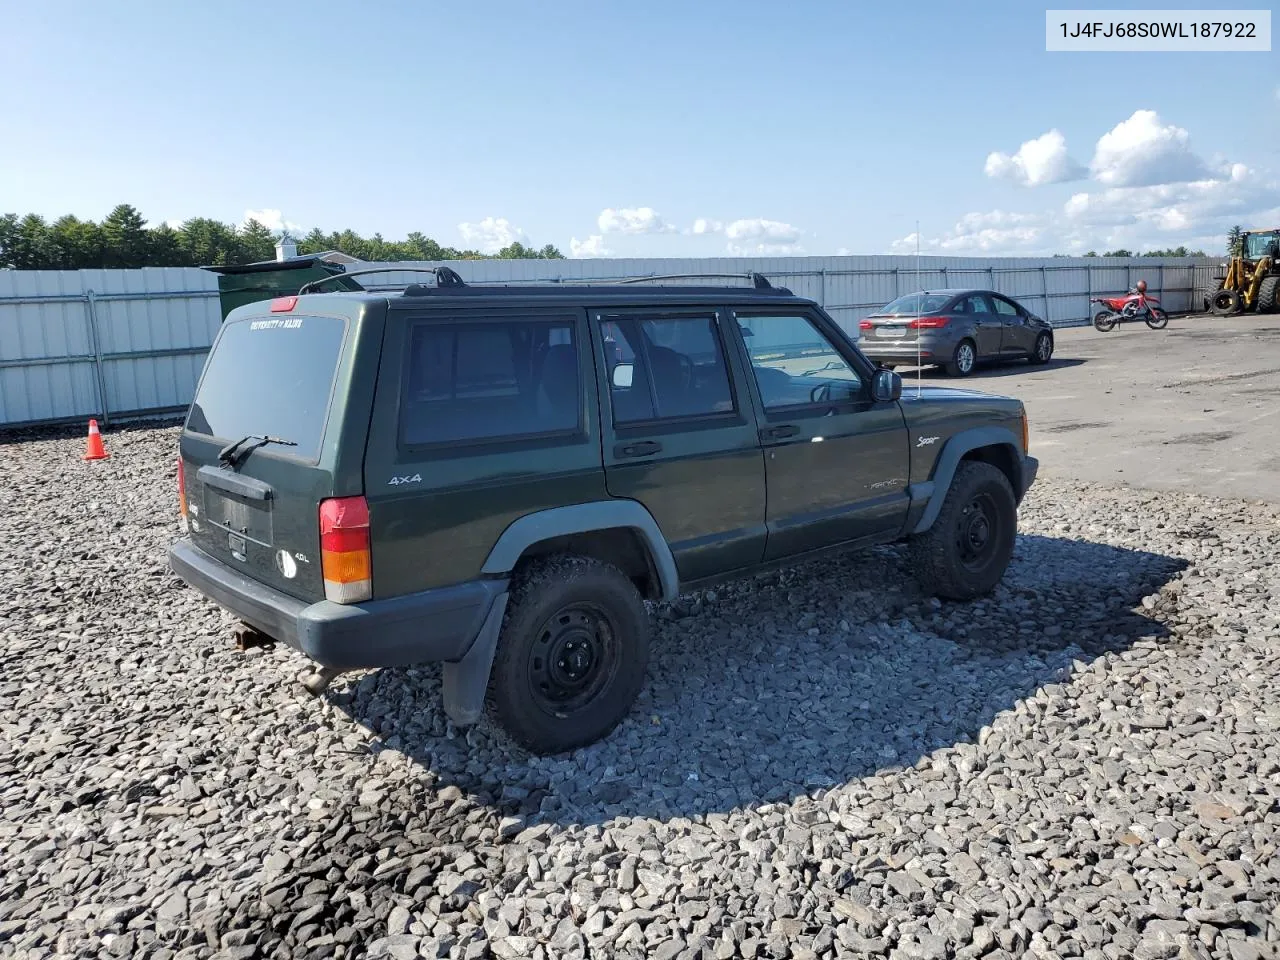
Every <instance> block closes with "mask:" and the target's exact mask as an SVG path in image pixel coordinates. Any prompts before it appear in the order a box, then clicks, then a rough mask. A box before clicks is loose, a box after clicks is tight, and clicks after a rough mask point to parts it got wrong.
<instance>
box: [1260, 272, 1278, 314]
mask: <svg viewBox="0 0 1280 960" xmlns="http://www.w3.org/2000/svg"><path fill="white" fill-rule="evenodd" d="M1278 299H1280V277H1263V278H1262V282H1261V283H1259V284H1258V312H1259V313H1275V312H1276V310H1277V306H1278V304H1277V302H1276V301H1277V300H1278Z"/></svg>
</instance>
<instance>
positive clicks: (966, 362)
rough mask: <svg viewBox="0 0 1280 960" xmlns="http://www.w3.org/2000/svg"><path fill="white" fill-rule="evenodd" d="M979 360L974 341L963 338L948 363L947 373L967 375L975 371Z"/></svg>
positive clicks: (957, 375) (960, 375) (959, 375)
mask: <svg viewBox="0 0 1280 960" xmlns="http://www.w3.org/2000/svg"><path fill="white" fill-rule="evenodd" d="M977 360H978V352H977V350H976V349H975V348H974V346H973V341H972V340H961V341H960V345H959V346H957V347H956V352H955V355H954V357H953V359H952V361H951V362H950V363H949V364H947V373H949V374H950V375H951V376H953V377H967V376H968V375H969V374H971V373H973V367H974V364H975V363H977Z"/></svg>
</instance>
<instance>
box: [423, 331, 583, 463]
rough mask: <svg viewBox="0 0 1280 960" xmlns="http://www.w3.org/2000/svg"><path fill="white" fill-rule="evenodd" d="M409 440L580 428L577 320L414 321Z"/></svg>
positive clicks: (456, 440)
mask: <svg viewBox="0 0 1280 960" xmlns="http://www.w3.org/2000/svg"><path fill="white" fill-rule="evenodd" d="M407 364H408V369H407V374H406V377H405V395H404V398H403V402H402V404H401V414H400V442H401V443H402V444H403V445H406V446H423V445H427V444H440V443H463V442H467V441H484V440H500V439H510V438H515V437H522V436H530V435H534V434H548V433H564V432H571V431H576V430H577V429H578V428H579V422H580V419H581V413H582V403H581V401H580V395H581V391H580V389H579V382H578V346H577V342H576V338H575V336H574V328H573V321H572V320H509V321H480V322H473V323H451V322H449V321H430V322H422V323H416V324H413V325H412V326H411V327H410V329H409V341H408V359H407Z"/></svg>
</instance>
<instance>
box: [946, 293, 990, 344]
mask: <svg viewBox="0 0 1280 960" xmlns="http://www.w3.org/2000/svg"><path fill="white" fill-rule="evenodd" d="M956 304H957V307H958V308H959V309H960V310H961V311H962V312H963V314H964V316H965V317H967V318H968V319H969V320H970V321H972V323H973V331H974V338H975V340H976V341H977V345H978V356H979V357H980V358H982V359H989V358H991V357H998V356H999V355H1000V318H999V317H998V316H997V315H996V312H995V308H994V307H993V306H992V305H991V301H990V300H989V299H988V298H987V295H986V294H985V293H971V294H968V295H967V296H964V297H961V298H960V299H959V300H957V301H956Z"/></svg>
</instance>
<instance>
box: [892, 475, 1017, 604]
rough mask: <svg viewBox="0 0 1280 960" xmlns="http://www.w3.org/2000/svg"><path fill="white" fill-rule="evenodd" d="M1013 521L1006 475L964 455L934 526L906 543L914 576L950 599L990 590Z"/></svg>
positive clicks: (1005, 555)
mask: <svg viewBox="0 0 1280 960" xmlns="http://www.w3.org/2000/svg"><path fill="white" fill-rule="evenodd" d="M1017 524H1018V502H1017V498H1016V497H1014V495H1013V487H1012V486H1011V485H1010V483H1009V478H1008V477H1006V476H1005V475H1004V473H1003V472H1002V471H1001V470H1000V469H998V468H997V467H993V466H992V465H991V464H989V463H982V462H981V461H977V460H965V461H962V462H961V463H960V468H959V469H958V470H956V474H955V476H954V477H953V478H952V480H951V486H950V487H948V488H947V495H946V499H944V500H943V501H942V510H941V511H940V512H939V513H938V516H937V518H936V519H935V520H934V521H933V526H931V527H930V528H929V529H928V531H926V532H925V533H922V534H920V535H919V536H917V537H914V538H912V540H911V541H910V543H909V546H908V550H909V556H910V560H911V567H912V569H913V571H914V573H915V577H916V580H917V581H918V582H919V584H920V586H921V587H922V588H923V589H924V590H925V592H926V593H930V594H934V595H936V596H939V597H945V598H946V599H948V600H972V599H974V598H975V597H981V596H983V595H985V594H987V593H990V592H991V590H992V589H994V588H995V585H996V584H997V583H999V582H1000V578H1001V577H1003V576H1004V572H1005V570H1006V569H1008V566H1009V560H1010V558H1011V557H1012V556H1013V541H1014V538H1015V537H1016V536H1017Z"/></svg>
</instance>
